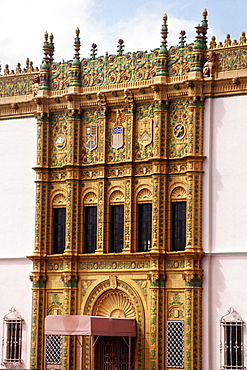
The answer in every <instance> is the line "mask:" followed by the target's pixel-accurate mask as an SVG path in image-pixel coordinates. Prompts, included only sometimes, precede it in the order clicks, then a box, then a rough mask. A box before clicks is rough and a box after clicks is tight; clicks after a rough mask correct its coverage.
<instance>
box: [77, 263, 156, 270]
mask: <svg viewBox="0 0 247 370" xmlns="http://www.w3.org/2000/svg"><path fill="white" fill-rule="evenodd" d="M148 268H150V262H149V261H145V262H139V261H132V262H121V261H116V262H91V263H87V262H81V263H80V265H79V270H130V269H137V270H139V269H148Z"/></svg>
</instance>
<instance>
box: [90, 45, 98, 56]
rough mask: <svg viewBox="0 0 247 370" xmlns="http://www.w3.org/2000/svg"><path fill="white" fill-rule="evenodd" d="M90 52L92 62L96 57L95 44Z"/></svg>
mask: <svg viewBox="0 0 247 370" xmlns="http://www.w3.org/2000/svg"><path fill="white" fill-rule="evenodd" d="M90 51H91V58H92V59H93V60H94V59H95V58H96V55H97V44H95V43H93V44H92V49H91V50H90Z"/></svg>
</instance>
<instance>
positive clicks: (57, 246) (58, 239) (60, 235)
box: [53, 208, 66, 254]
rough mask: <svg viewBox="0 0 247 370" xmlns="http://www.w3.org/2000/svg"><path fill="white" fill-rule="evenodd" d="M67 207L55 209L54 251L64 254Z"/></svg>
mask: <svg viewBox="0 0 247 370" xmlns="http://www.w3.org/2000/svg"><path fill="white" fill-rule="evenodd" d="M65 229H66V208H54V209H53V253H54V254H62V253H63V252H64V249H65Z"/></svg>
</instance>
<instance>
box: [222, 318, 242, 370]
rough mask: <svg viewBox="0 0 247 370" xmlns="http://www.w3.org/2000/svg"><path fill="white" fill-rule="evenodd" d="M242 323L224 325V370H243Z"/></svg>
mask: <svg viewBox="0 0 247 370" xmlns="http://www.w3.org/2000/svg"><path fill="white" fill-rule="evenodd" d="M242 331H243V325H242V322H234V321H233V322H231V321H230V322H225V323H224V369H243V359H242V348H243V345H242V335H243V332H242Z"/></svg>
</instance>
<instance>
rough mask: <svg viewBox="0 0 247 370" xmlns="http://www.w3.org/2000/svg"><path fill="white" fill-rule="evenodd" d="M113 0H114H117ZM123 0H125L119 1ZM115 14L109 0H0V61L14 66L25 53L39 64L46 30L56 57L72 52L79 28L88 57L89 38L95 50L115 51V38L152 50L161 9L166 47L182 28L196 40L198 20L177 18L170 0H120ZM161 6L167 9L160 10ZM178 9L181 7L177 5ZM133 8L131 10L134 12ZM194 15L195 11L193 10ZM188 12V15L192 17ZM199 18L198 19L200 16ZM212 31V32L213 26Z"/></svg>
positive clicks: (129, 45) (128, 46)
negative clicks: (164, 25)
mask: <svg viewBox="0 0 247 370" xmlns="http://www.w3.org/2000/svg"><path fill="white" fill-rule="evenodd" d="M112 1H115V0H112ZM116 1H117V0H116ZM121 1H123V0H121ZM124 1H125V3H124V6H123V4H122V6H121V9H122V10H123V11H122V13H121V14H119V9H118V6H117V5H116V3H114V5H115V13H114V14H113V13H112V12H113V10H112V7H111V6H110V4H111V1H106V0H105V1H103V0H71V1H67V0H59V1H51V0H43V1H42V2H40V1H38V0H22V1H20V0H1V3H0V64H1V66H2V71H3V69H4V66H5V64H9V66H10V69H15V67H16V64H17V62H21V65H22V67H24V66H25V62H26V58H27V57H29V58H30V59H31V60H32V61H33V62H34V66H40V64H41V62H42V57H43V51H42V47H43V41H44V33H45V32H46V31H48V33H49V34H50V33H51V32H52V33H53V34H54V43H55V56H54V57H55V61H57V62H60V61H62V60H63V59H64V60H69V59H72V58H73V55H74V47H73V44H74V37H75V29H76V28H77V27H79V28H80V30H81V34H80V37H81V57H89V56H90V49H91V45H92V43H93V42H94V43H96V44H97V45H98V55H102V54H105V52H106V51H108V52H109V54H116V52H117V41H118V39H120V38H121V39H123V40H124V44H125V52H127V51H138V50H148V51H149V50H151V49H154V48H156V47H159V46H160V43H161V35H160V31H161V26H162V22H163V19H162V18H163V14H164V12H165V11H166V12H167V14H168V31H169V33H168V46H169V47H170V46H172V45H177V44H178V42H179V33H180V30H181V29H184V30H185V31H186V33H187V42H188V43H190V42H193V41H194V40H195V29H194V27H195V26H196V25H197V24H198V19H197V20H193V19H191V20H185V19H183V17H181V16H180V17H177V15H178V14H179V15H181V14H182V12H181V11H179V10H178V8H177V7H176V6H175V5H176V4H174V3H178V1H176V0H175V1H174V2H172V3H170V2H167V3H166V4H164V3H163V1H159V0H152V1H144V0H143V1H142V2H139V1H138V2H137V4H138V5H136V8H135V7H134V6H133V3H131V4H132V12H133V14H132V13H131V12H129V13H128V4H129V2H130V1H131V0H124ZM132 1H133V0H132ZM164 8H165V9H164ZM180 8H181V7H180ZM133 9H134V11H133ZM192 14H193V17H195V16H197V15H195V14H194V13H192ZM191 17H192V16H190V18H191ZM200 19H201V17H200V18H199V20H200ZM211 34H213V33H212V31H211Z"/></svg>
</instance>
